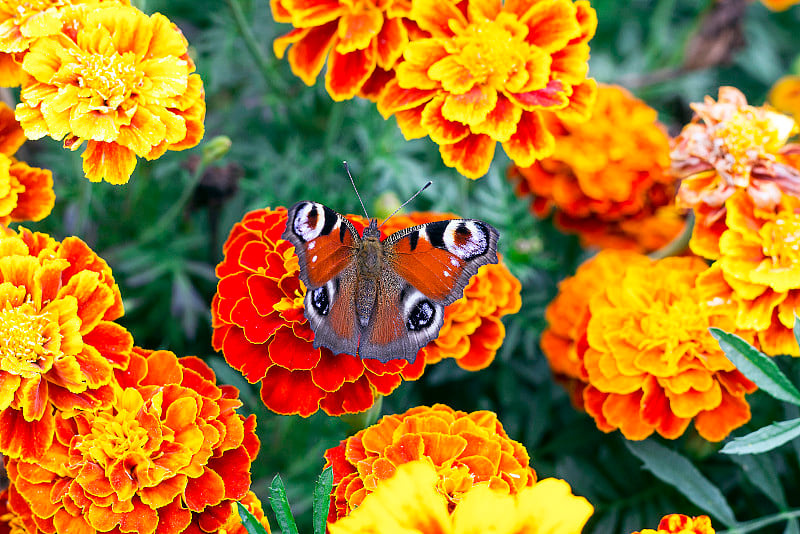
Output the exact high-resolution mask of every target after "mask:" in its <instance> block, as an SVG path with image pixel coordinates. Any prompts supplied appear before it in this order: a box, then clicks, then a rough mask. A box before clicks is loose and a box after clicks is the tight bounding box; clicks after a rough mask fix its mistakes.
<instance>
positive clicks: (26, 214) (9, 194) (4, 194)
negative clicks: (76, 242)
mask: <svg viewBox="0 0 800 534" xmlns="http://www.w3.org/2000/svg"><path fill="white" fill-rule="evenodd" d="M24 141H25V132H23V131H22V127H20V125H19V123H18V122H17V121H16V119H15V118H14V111H13V110H12V109H11V108H9V107H8V106H7V105H6V104H5V103H3V102H0V224H3V225H8V223H10V222H12V221H13V222H19V221H40V220H42V219H44V218H45V217H47V216H48V215H50V212H51V211H52V210H53V206H54V205H55V203H56V195H55V193H54V192H53V174H52V173H51V172H50V171H49V170H46V169H39V168H36V167H31V166H29V165H28V164H27V163H25V162H23V161H18V160H17V159H16V158H14V157H13V154H14V153H15V152H16V151H17V149H18V148H19V147H20V146H21V145H22V143H23V142H24Z"/></svg>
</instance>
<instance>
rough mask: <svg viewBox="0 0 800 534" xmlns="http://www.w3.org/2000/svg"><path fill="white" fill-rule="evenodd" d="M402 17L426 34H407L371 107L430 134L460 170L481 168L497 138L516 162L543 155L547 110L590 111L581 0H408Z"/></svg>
mask: <svg viewBox="0 0 800 534" xmlns="http://www.w3.org/2000/svg"><path fill="white" fill-rule="evenodd" d="M410 18H411V19H412V20H414V21H415V22H416V23H417V24H418V25H419V27H420V28H421V29H422V30H424V31H426V32H428V33H429V34H430V37H429V38H419V39H414V40H413V41H411V42H410V43H409V45H408V47H407V48H406V50H405V51H404V52H403V61H402V62H399V63H398V64H397V66H396V67H395V78H394V79H392V80H391V81H389V82H388V83H387V84H386V86H385V88H384V89H383V91H382V92H381V94H380V96H379V97H378V100H377V103H378V111H380V112H381V114H382V115H383V116H384V117H385V118H388V117H389V116H390V115H396V117H397V122H398V125H399V126H400V129H401V130H402V132H403V135H404V136H405V137H406V139H414V138H418V137H424V136H426V135H428V136H430V138H431V139H432V140H433V141H434V142H435V143H437V144H438V145H439V152H440V153H441V155H442V160H443V161H444V163H445V165H448V166H450V167H455V168H456V169H457V170H458V172H460V173H461V174H463V175H464V176H467V177H469V178H479V177H481V176H483V175H484V174H486V172H487V170H488V169H489V165H490V163H491V161H492V158H493V156H494V149H495V145H496V143H498V142H499V143H502V145H503V149H504V150H505V151H506V153H507V154H508V155H509V157H510V158H511V159H512V160H514V162H515V163H517V164H518V165H521V166H525V167H527V166H529V165H531V164H533V162H534V161H535V160H537V159H540V158H543V157H546V156H549V155H550V154H551V153H552V152H553V149H554V146H555V142H554V139H553V135H552V134H551V133H550V131H549V130H548V128H547V125H546V123H545V120H544V116H545V113H546V112H554V113H556V115H558V116H559V117H567V116H570V117H582V118H583V119H587V118H588V117H589V110H590V107H591V103H592V100H593V98H594V94H595V89H596V87H595V82H594V80H591V79H587V78H586V74H587V70H588V64H587V61H588V59H589V45H588V41H589V39H591V37H592V36H593V35H594V32H595V28H596V27H597V17H596V14H595V11H594V9H592V8H591V7H590V6H589V3H588V2H586V1H585V0H578V1H577V2H575V3H573V2H572V0H554V1H552V2H533V1H532V0H525V1H520V2H506V3H504V4H502V5H501V3H500V2H489V1H487V0H466V1H462V2H456V1H454V0H413V1H412V8H411V15H410Z"/></svg>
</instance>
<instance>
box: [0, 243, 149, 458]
mask: <svg viewBox="0 0 800 534" xmlns="http://www.w3.org/2000/svg"><path fill="white" fill-rule="evenodd" d="M122 313H123V309H122V299H121V297H120V293H119V288H118V287H117V285H116V284H115V283H114V278H113V276H112V274H111V269H110V268H109V267H108V265H107V264H106V262H105V261H103V260H102V259H101V258H99V257H98V256H97V255H96V254H95V253H94V252H92V250H91V249H89V247H88V246H86V244H85V243H84V242H83V241H81V240H80V239H78V238H76V237H68V238H66V239H64V241H63V242H61V243H59V242H57V241H55V240H53V239H51V238H50V237H49V236H47V235H46V234H40V233H31V232H30V231H28V230H26V229H24V228H20V230H19V232H18V233H15V232H10V231H9V232H7V234H6V235H5V236H3V237H0V392H2V394H0V452H2V453H3V454H6V455H8V456H10V457H12V458H17V457H20V458H24V459H26V460H30V461H35V460H36V459H37V458H40V457H41V456H42V455H43V454H45V453H46V452H47V451H48V450H49V448H50V444H51V442H52V441H53V432H54V431H55V419H54V416H53V410H54V409H56V410H58V411H64V412H72V411H74V410H76V409H81V410H83V409H94V408H98V407H100V406H102V405H104V404H106V403H108V402H109V400H110V397H111V389H110V386H109V384H110V383H111V382H112V381H113V379H114V375H113V371H114V369H124V368H125V367H126V366H127V365H128V358H129V353H130V350H131V347H132V346H133V339H132V338H131V335H130V334H129V333H128V332H127V331H126V330H125V329H124V328H123V327H122V326H120V325H118V324H116V323H115V322H113V321H114V320H115V319H117V318H119V317H121V316H122Z"/></svg>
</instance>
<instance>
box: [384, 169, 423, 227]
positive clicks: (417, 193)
mask: <svg viewBox="0 0 800 534" xmlns="http://www.w3.org/2000/svg"><path fill="white" fill-rule="evenodd" d="M432 183H433V182H431V181H430V180H428V183H426V184H425V185H423V186H422V187H421V188H420V189H419V191H417V192H416V193H414V194H413V195H411V198H409V199H408V200H406V201H405V202H403V204H402V205H401V206H400V207H399V208H397V209H396V210H394V211H393V212H392V214H391V215H389V216H388V217H386V218H385V219H384V220H383V222H382V223H381V224H379V225H378V228H380V227H381V226H383V225H384V224H386V221H388V220H389V219H391V218H392V217H394V216H395V215H396V214H397V212H398V211H400V210H401V209H403V207H404V206H405V205H406V204H408V203H409V202H411V201H412V200H414V199H415V198H417V195H419V194H420V193H422V192H423V191H425V190H426V189H428V187H429V186H430V185H431V184H432Z"/></svg>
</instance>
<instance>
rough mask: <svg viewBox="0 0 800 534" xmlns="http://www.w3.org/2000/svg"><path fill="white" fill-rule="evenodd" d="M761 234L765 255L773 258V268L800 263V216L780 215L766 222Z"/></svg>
mask: <svg viewBox="0 0 800 534" xmlns="http://www.w3.org/2000/svg"><path fill="white" fill-rule="evenodd" d="M790 217H791V216H790ZM759 235H760V237H761V243H762V244H761V247H762V251H763V253H764V256H766V257H767V258H770V259H771V260H772V268H773V269H775V268H792V267H796V266H797V265H798V264H800V218H798V217H791V218H789V219H787V218H783V217H778V218H776V219H775V220H774V221H769V222H766V223H765V224H764V226H762V227H761V229H760V230H759Z"/></svg>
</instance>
